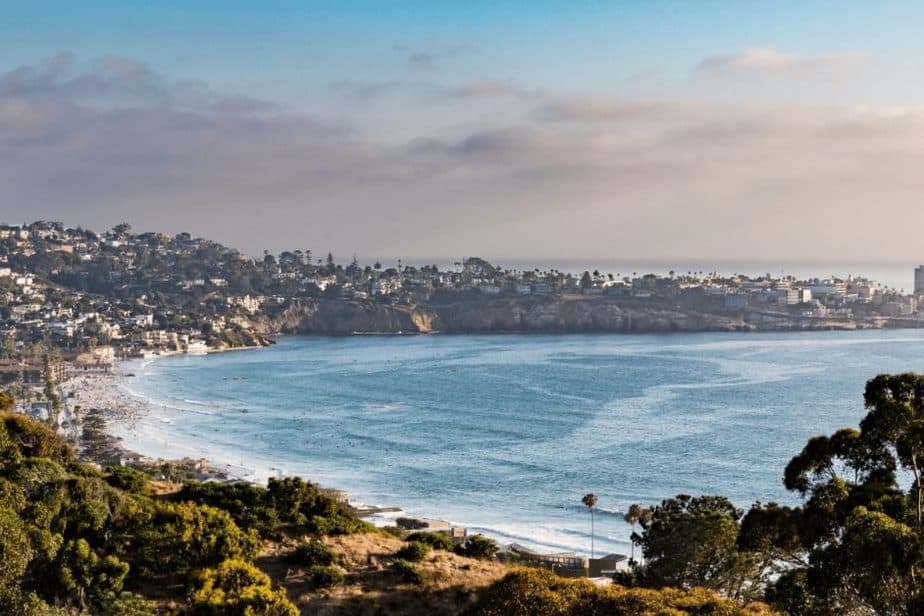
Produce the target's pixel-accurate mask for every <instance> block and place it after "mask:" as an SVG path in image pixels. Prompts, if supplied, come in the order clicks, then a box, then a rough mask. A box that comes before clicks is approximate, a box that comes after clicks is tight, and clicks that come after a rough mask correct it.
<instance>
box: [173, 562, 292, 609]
mask: <svg viewBox="0 0 924 616" xmlns="http://www.w3.org/2000/svg"><path fill="white" fill-rule="evenodd" d="M200 578H201V586H200V588H199V590H197V591H195V592H194V593H193V594H192V597H191V598H190V599H191V603H192V612H193V613H194V614H203V615H215V616H226V615H237V614H240V615H245V614H253V615H257V614H262V615H265V616H298V609H297V608H296V607H295V606H294V605H292V603H291V602H290V601H289V600H288V598H286V595H285V592H283V591H282V590H273V587H272V584H271V583H270V579H269V576H267V575H266V574H265V573H263V572H262V571H260V570H259V569H257V568H256V567H254V566H253V565H251V564H250V563H248V562H245V561H242V560H226V561H224V562H223V563H221V564H220V565H218V567H216V568H215V569H206V570H205V571H203V572H202V575H201V576H200Z"/></svg>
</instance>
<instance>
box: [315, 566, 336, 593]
mask: <svg viewBox="0 0 924 616" xmlns="http://www.w3.org/2000/svg"><path fill="white" fill-rule="evenodd" d="M343 580H344V576H343V573H341V571H340V569H337V568H336V567H330V566H327V565H315V566H313V567H312V568H311V581H312V582H313V583H314V585H315V587H316V588H330V587H331V586H339V585H340V584H343Z"/></svg>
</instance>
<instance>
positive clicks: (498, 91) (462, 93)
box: [446, 79, 542, 100]
mask: <svg viewBox="0 0 924 616" xmlns="http://www.w3.org/2000/svg"><path fill="white" fill-rule="evenodd" d="M446 94H447V96H448V97H450V98H460V99H481V98H504V97H510V98H516V99H520V100H535V99H538V98H541V97H542V93H541V92H539V91H538V90H530V89H527V88H522V87H520V86H517V85H515V84H513V83H511V82H509V81H501V80H494V79H486V80H482V81H473V82H470V83H467V84H464V85H461V86H458V87H456V88H450V89H448V90H447V92H446Z"/></svg>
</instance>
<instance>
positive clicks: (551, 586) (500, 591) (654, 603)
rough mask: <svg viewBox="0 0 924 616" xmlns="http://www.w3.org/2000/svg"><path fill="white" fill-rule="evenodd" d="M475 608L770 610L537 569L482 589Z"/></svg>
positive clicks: (698, 593)
mask: <svg viewBox="0 0 924 616" xmlns="http://www.w3.org/2000/svg"><path fill="white" fill-rule="evenodd" d="M476 612H477V613H478V614H482V615H483V616H563V615H574V616H579V615H582V614H612V615H613V616H620V615H625V616H629V615H636V614H677V615H681V614H699V615H703V616H705V615H714V616H758V615H762V614H771V613H772V612H771V611H770V609H769V608H768V607H767V606H766V605H763V604H750V605H746V606H742V605H741V604H740V603H737V602H735V601H732V600H731V599H726V598H724V597H721V596H719V595H718V594H716V593H714V592H712V591H709V590H705V589H702V588H694V589H692V590H677V589H672V588H666V589H662V590H651V589H643V588H625V587H623V586H616V585H613V586H604V587H600V586H595V585H594V584H593V583H591V582H590V581H589V580H583V579H579V580H571V579H565V578H562V577H559V576H558V575H556V574H554V573H552V572H550V571H545V570H543V569H518V570H516V571H513V572H512V573H509V574H507V575H506V576H505V577H504V578H503V579H502V580H500V581H499V582H496V583H494V584H493V585H492V586H491V587H490V588H488V590H487V591H485V592H484V593H482V595H481V598H480V600H479V602H478V605H477V608H476Z"/></svg>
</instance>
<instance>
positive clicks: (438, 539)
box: [405, 531, 455, 552]
mask: <svg viewBox="0 0 924 616" xmlns="http://www.w3.org/2000/svg"><path fill="white" fill-rule="evenodd" d="M405 540H406V541H416V542H418V543H425V544H427V545H429V546H430V547H431V548H433V549H434V550H444V551H446V552H451V551H452V550H453V548H455V544H454V543H453V542H452V539H450V538H449V536H448V535H445V534H443V533H432V532H427V531H418V532H415V533H411V534H410V535H408V536H407V537H406V538H405Z"/></svg>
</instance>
